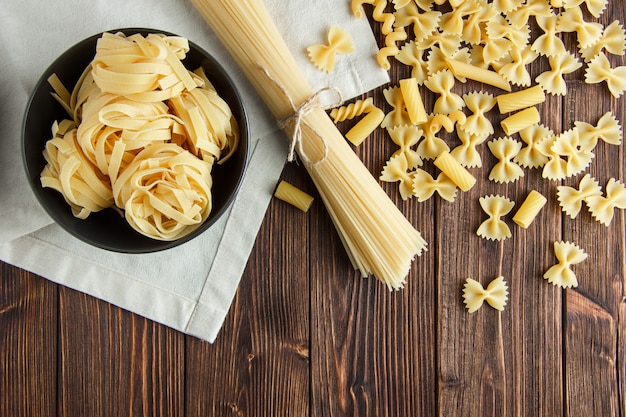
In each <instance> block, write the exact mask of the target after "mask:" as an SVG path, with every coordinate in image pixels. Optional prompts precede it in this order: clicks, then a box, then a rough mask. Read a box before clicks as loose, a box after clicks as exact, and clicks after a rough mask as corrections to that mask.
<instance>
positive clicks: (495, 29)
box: [485, 16, 530, 49]
mask: <svg viewBox="0 0 626 417" xmlns="http://www.w3.org/2000/svg"><path fill="white" fill-rule="evenodd" d="M485 31H486V34H487V36H488V37H489V38H491V39H508V40H509V41H511V44H512V46H513V48H519V49H523V48H524V47H525V46H526V45H527V43H528V38H529V37H530V27H529V26H528V24H524V25H522V26H521V27H515V26H514V25H512V24H511V23H510V22H509V20H508V19H506V18H505V17H504V16H496V17H495V18H494V19H491V20H490V21H489V22H487V24H486V26H485Z"/></svg>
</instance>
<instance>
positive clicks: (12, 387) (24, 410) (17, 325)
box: [0, 263, 59, 417]
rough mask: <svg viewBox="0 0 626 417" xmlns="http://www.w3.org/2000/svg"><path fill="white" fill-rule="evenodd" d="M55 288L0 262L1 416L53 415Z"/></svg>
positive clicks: (54, 390) (55, 321)
mask: <svg viewBox="0 0 626 417" xmlns="http://www.w3.org/2000/svg"><path fill="white" fill-rule="evenodd" d="M57 293H58V287H57V285H55V284H53V283H51V282H49V281H46V280H43V279H41V278H39V277H37V276H35V275H33V274H30V273H28V272H25V271H21V270H19V269H17V268H14V267H12V266H9V265H7V264H5V263H2V264H0V358H1V359H0V415H2V416H15V417H18V416H33V415H37V416H54V415H56V407H57V341H58V337H57V333H58V332H57V329H58V323H59V319H58V316H57V305H58V296H57Z"/></svg>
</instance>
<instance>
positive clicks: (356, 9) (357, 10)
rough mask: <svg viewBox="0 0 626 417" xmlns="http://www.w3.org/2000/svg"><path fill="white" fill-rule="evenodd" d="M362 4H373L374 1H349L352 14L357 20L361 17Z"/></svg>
mask: <svg viewBox="0 0 626 417" xmlns="http://www.w3.org/2000/svg"><path fill="white" fill-rule="evenodd" d="M364 4H374V0H351V1H350V7H351V9H352V14H353V15H354V16H355V17H356V18H358V19H361V18H362V17H363V5H364Z"/></svg>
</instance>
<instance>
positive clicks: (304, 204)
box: [274, 180, 313, 213]
mask: <svg viewBox="0 0 626 417" xmlns="http://www.w3.org/2000/svg"><path fill="white" fill-rule="evenodd" d="M274 197H276V198H277V199H279V200H282V201H284V202H285V203H289V204H291V205H292V206H294V207H296V208H299V209H300V210H302V211H303V212H305V213H306V212H307V211H309V208H311V204H313V196H310V195H309V194H307V193H305V192H304V191H302V190H301V189H299V188H298V187H296V186H295V185H293V184H290V183H288V182H287V181H284V180H283V181H281V182H280V183H279V184H278V187H276V191H274Z"/></svg>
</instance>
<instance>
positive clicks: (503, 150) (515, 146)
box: [487, 137, 524, 183]
mask: <svg viewBox="0 0 626 417" xmlns="http://www.w3.org/2000/svg"><path fill="white" fill-rule="evenodd" d="M487 145H488V146H489V150H490V151H491V153H492V154H493V155H494V156H495V157H496V158H498V163H497V164H496V165H494V167H493V168H492V169H491V171H490V172H489V179H490V180H491V181H495V182H499V183H509V182H512V181H516V180H518V179H519V178H521V177H523V176H524V170H522V168H521V167H520V166H519V165H517V164H516V163H515V162H513V158H514V157H515V155H517V153H518V152H519V151H520V149H521V148H522V144H521V143H520V142H518V141H516V140H515V139H513V138H510V137H504V138H498V139H494V140H492V141H489V142H487Z"/></svg>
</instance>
